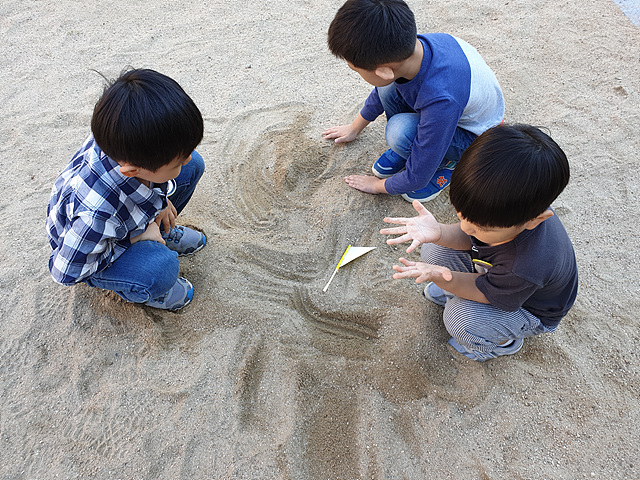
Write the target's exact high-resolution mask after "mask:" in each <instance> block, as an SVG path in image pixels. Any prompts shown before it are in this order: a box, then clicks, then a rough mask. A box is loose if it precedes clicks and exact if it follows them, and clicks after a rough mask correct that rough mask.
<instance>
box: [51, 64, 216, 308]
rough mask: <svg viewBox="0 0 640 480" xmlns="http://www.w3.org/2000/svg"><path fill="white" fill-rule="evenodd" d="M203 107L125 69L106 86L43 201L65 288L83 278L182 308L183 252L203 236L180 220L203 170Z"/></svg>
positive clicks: (166, 84) (137, 298)
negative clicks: (82, 137) (87, 129)
mask: <svg viewBox="0 0 640 480" xmlns="http://www.w3.org/2000/svg"><path fill="white" fill-rule="evenodd" d="M203 130H204V128H203V121H202V115H201V114H200V111H199V110H198V108H197V107H196V105H195V104H194V103H193V101H192V100H191V98H190V97H189V96H188V95H187V94H186V93H185V92H184V90H183V89H182V88H181V87H180V85H178V84H177V83H176V82H175V81H174V80H172V79H171V78H169V77H167V76H165V75H162V74H160V73H158V72H155V71H153V70H129V71H127V72H125V73H123V74H122V75H121V76H120V77H119V78H118V79H117V80H116V81H115V82H113V83H111V84H110V85H109V86H107V88H106V89H105V91H104V93H103V94H102V96H101V98H100V100H98V103H97V104H96V106H95V109H94V112H93V117H92V119H91V131H92V134H91V135H90V136H89V138H88V139H87V140H86V142H85V143H84V145H83V146H82V148H80V150H78V152H77V153H76V154H75V156H74V157H73V158H72V160H71V162H70V163H69V164H68V165H67V167H66V168H65V169H64V171H63V172H62V173H61V174H60V176H59V177H58V178H57V180H56V181H55V184H54V186H53V189H52V193H51V198H50V200H49V205H48V208H47V233H48V237H49V243H50V245H51V248H52V250H53V251H52V253H51V256H50V258H49V270H50V271H51V275H52V276H53V278H54V280H55V281H56V282H58V283H61V284H63V285H74V284H76V283H80V282H84V283H86V284H88V285H90V286H92V287H98V288H102V289H105V290H111V291H114V292H115V293H117V294H118V295H120V296H121V297H122V298H124V299H125V300H127V301H129V302H134V303H142V304H145V305H149V306H151V307H155V308H160V309H165V310H171V311H174V310H178V309H180V308H182V307H184V306H185V305H187V304H188V303H189V302H190V301H191V299H192V298H193V285H192V284H191V283H190V282H189V281H188V280H187V279H185V278H182V277H179V276H178V270H179V262H178V259H177V257H178V255H186V254H191V253H194V252H196V251H198V250H200V249H201V248H202V247H203V246H204V244H205V242H206V238H205V236H204V235H203V234H202V233H200V232H198V231H196V230H193V229H190V228H187V227H183V226H178V225H176V217H177V216H178V215H179V214H180V212H181V211H182V209H183V208H184V207H185V205H186V204H187V202H188V201H189V199H190V198H191V195H192V194H193V191H194V189H195V187H196V185H197V183H198V180H199V179H200V177H201V176H202V174H203V172H204V162H203V160H202V157H201V156H200V155H199V154H198V153H197V152H195V151H194V149H195V147H196V146H197V145H198V144H199V143H200V141H201V140H202V136H203Z"/></svg>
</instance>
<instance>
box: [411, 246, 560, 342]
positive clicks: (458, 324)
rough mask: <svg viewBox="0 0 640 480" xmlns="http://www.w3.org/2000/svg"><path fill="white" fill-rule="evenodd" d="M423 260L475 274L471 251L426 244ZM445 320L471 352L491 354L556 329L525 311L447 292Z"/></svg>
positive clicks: (450, 330)
mask: <svg viewBox="0 0 640 480" xmlns="http://www.w3.org/2000/svg"><path fill="white" fill-rule="evenodd" d="M420 255H421V257H422V261H423V262H425V263H429V264H431V265H440V266H443V267H447V268H449V269H450V270H453V271H457V272H474V271H475V269H474V267H473V262H472V261H471V255H470V254H469V252H465V251H461V250H452V249H450V248H446V247H441V246H439V245H435V244H433V243H425V244H423V245H422V248H421V251H420ZM445 295H446V296H447V303H446V305H445V307H444V314H443V320H444V325H445V327H446V329H447V331H448V332H449V334H450V335H451V336H452V337H453V338H454V339H455V340H456V342H458V343H459V344H460V345H462V346H463V347H465V348H466V349H468V350H476V351H480V352H490V351H492V350H494V349H495V348H496V347H497V346H498V345H499V344H500V343H502V342H504V341H505V340H513V339H518V338H527V337H531V336H533V335H539V334H541V333H550V332H553V331H554V330H555V329H550V328H547V327H545V326H544V325H543V324H542V323H541V322H540V319H539V318H538V317H536V316H535V315H533V314H532V313H530V312H528V311H527V310H525V309H524V308H522V307H521V308H519V309H518V310H516V311H514V312H508V311H506V310H501V309H499V308H497V307H494V306H493V305H490V304H485V303H479V302H474V301H472V300H466V299H464V298H460V297H456V296H454V295H453V294H451V293H449V292H446V291H445Z"/></svg>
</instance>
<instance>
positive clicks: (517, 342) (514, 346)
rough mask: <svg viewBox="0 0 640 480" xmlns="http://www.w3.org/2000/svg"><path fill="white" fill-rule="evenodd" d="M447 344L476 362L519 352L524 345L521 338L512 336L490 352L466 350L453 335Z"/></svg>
mask: <svg viewBox="0 0 640 480" xmlns="http://www.w3.org/2000/svg"><path fill="white" fill-rule="evenodd" d="M449 345H451V346H452V347H453V348H455V349H456V351H457V352H458V353H461V354H462V355H464V356H465V357H467V358H470V359H471V360H475V361H476V362H484V361H486V360H491V359H492V358H498V357H501V356H503V355H513V354H514V353H517V352H519V351H520V349H521V348H522V345H524V340H523V339H522V338H514V339H513V340H512V341H511V343H509V344H508V345H505V346H502V345H498V346H497V347H496V348H494V349H493V350H491V351H490V352H479V351H477V350H467V349H466V348H465V347H463V346H462V345H460V344H459V343H458V342H456V340H455V339H454V338H453V337H451V338H450V339H449Z"/></svg>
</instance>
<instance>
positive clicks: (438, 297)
mask: <svg viewBox="0 0 640 480" xmlns="http://www.w3.org/2000/svg"><path fill="white" fill-rule="evenodd" d="M422 294H423V295H424V298H426V299H427V300H431V301H432V302H433V303H435V304H436V305H440V306H441V307H444V305H445V303H447V296H446V295H445V293H444V290H442V289H441V288H440V287H439V286H437V285H436V284H435V283H433V282H429V283H427V286H426V287H424V292H422Z"/></svg>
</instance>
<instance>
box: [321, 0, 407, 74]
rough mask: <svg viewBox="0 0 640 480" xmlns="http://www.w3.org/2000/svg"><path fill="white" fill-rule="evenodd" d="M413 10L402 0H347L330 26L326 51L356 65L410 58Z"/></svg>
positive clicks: (367, 67) (373, 66)
mask: <svg viewBox="0 0 640 480" xmlns="http://www.w3.org/2000/svg"><path fill="white" fill-rule="evenodd" d="M416 38H417V29H416V21H415V18H414V16H413V12H412V11H411V9H410V8H409V6H408V5H407V4H406V3H405V2H403V1H402V0H347V2H346V3H345V4H344V5H343V6H342V7H340V9H339V10H338V13H336V16H335V17H334V19H333V21H332V22H331V25H330V26H329V34H328V43H329V50H330V51H331V53H333V54H334V55H335V56H336V57H338V58H342V59H344V60H346V61H347V62H349V63H351V64H352V65H353V66H355V67H357V68H363V69H365V70H371V71H373V70H375V69H376V68H377V67H378V66H380V65H382V64H385V63H391V62H400V61H402V60H406V59H407V58H409V57H410V56H411V55H412V54H413V52H414V50H415V47H416Z"/></svg>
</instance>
